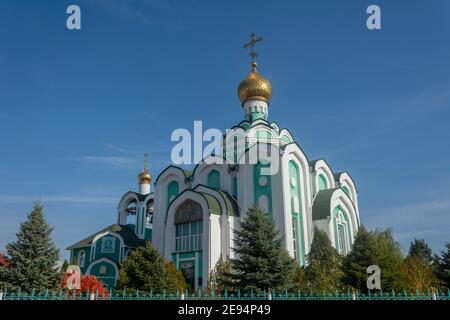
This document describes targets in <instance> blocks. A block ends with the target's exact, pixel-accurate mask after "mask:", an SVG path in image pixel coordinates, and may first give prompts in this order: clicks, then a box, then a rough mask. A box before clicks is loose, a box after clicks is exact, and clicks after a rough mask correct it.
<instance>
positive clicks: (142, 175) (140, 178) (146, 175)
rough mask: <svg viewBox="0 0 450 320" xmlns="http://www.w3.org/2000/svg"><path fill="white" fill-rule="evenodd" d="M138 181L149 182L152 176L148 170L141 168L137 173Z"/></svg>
mask: <svg viewBox="0 0 450 320" xmlns="http://www.w3.org/2000/svg"><path fill="white" fill-rule="evenodd" d="M138 181H139V183H140V184H142V183H148V184H150V183H151V182H152V177H151V176H150V172H148V170H147V169H146V168H145V169H144V170H142V172H141V173H139V175H138Z"/></svg>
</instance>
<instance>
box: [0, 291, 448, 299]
mask: <svg viewBox="0 0 450 320" xmlns="http://www.w3.org/2000/svg"><path fill="white" fill-rule="evenodd" d="M0 300H3V301H5V300H450V290H447V291H440V290H428V291H427V292H425V293H419V291H416V292H415V293H411V292H406V291H403V292H394V291H391V292H383V291H377V292H374V293H371V292H368V293H365V294H363V293H360V292H358V291H356V292H355V291H353V292H351V291H347V292H338V291H337V292H335V293H333V294H312V293H301V292H296V293H292V292H287V291H284V292H274V291H272V292H266V291H263V292H258V293H253V292H250V293H246V294H241V293H240V292H239V291H237V292H234V293H230V294H229V293H227V292H223V293H221V294H215V293H214V292H212V293H210V294H205V293H201V292H199V293H196V294H192V293H187V292H186V293H179V292H177V293H176V294H166V293H164V292H163V293H159V294H155V293H153V292H139V290H136V291H133V292H127V291H113V290H111V291H109V292H107V293H105V294H103V295H100V294H98V292H83V293H80V292H79V291H76V290H74V291H73V292H68V291H67V290H59V291H51V290H46V291H45V292H35V291H34V290H32V291H31V292H30V293H26V292H22V291H21V290H17V291H13V290H3V291H0Z"/></svg>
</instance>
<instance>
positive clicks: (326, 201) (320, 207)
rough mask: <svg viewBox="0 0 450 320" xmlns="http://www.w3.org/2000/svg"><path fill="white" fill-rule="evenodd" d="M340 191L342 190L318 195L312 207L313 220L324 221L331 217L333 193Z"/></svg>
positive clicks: (334, 189)
mask: <svg viewBox="0 0 450 320" xmlns="http://www.w3.org/2000/svg"><path fill="white" fill-rule="evenodd" d="M339 189H340V188H333V189H327V190H321V191H319V192H318V193H317V195H316V197H315V199H314V203H313V207H312V217H313V220H323V219H327V218H328V217H329V216H330V214H331V213H330V212H331V197H332V196H333V193H334V192H335V191H336V190H339Z"/></svg>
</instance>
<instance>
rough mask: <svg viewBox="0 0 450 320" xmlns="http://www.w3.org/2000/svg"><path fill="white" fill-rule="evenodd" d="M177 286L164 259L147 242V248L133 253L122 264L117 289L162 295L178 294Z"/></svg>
mask: <svg viewBox="0 0 450 320" xmlns="http://www.w3.org/2000/svg"><path fill="white" fill-rule="evenodd" d="M177 285H178V283H177V281H176V280H175V279H174V277H173V276H172V275H171V273H170V271H169V269H168V268H167V266H166V264H165V262H164V259H163V257H162V256H161V255H160V254H159V252H158V251H157V250H156V249H155V248H154V247H153V246H152V244H151V243H150V242H149V241H147V243H146V245H145V246H143V247H139V248H137V249H136V250H133V251H131V252H130V254H129V255H128V258H127V259H126V260H125V261H124V262H123V263H122V265H121V268H120V272H119V279H118V281H117V285H116V288H117V289H135V290H140V291H145V292H150V291H153V293H155V294H157V293H161V294H162V293H163V292H164V291H165V292H166V293H176V291H177V289H178V288H177Z"/></svg>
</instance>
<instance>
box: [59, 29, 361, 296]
mask: <svg viewBox="0 0 450 320" xmlns="http://www.w3.org/2000/svg"><path fill="white" fill-rule="evenodd" d="M259 40H260V39H256V38H255V36H254V35H252V39H251V42H250V43H249V44H248V45H247V46H250V47H251V48H252V51H251V56H252V57H253V60H252V64H251V66H252V69H251V72H250V73H249V74H248V76H247V77H246V78H245V79H244V80H243V81H242V82H241V83H240V84H239V87H238V96H239V99H240V101H241V106H242V109H243V112H244V119H243V120H242V121H241V122H239V123H238V124H237V125H235V126H234V127H233V128H234V129H239V130H241V131H242V132H244V133H245V135H244V137H243V138H242V139H241V143H242V145H243V146H244V148H243V149H242V152H240V153H238V152H234V154H233V157H232V158H234V159H236V158H239V159H242V158H245V157H246V156H248V155H249V154H252V152H254V150H255V149H256V148H258V146H261V145H269V146H270V147H274V148H275V149H274V148H271V150H273V149H274V150H275V152H271V154H270V157H268V156H267V155H266V156H264V155H260V154H259V153H258V156H257V161H256V162H254V163H248V164H246V163H241V162H240V161H236V162H234V163H230V162H227V161H223V158H224V155H223V154H222V155H213V154H212V155H210V156H209V157H207V158H208V159H206V158H205V159H204V161H201V162H200V163H199V164H197V165H196V166H195V168H194V170H193V171H192V172H191V171H187V170H184V169H183V168H181V167H178V166H174V165H170V166H168V167H167V168H166V169H165V170H163V171H162V172H161V173H160V174H159V175H158V177H157V178H156V180H155V182H154V191H153V192H152V190H151V183H152V178H151V176H150V173H149V169H148V166H147V161H146V162H145V165H144V169H143V170H142V172H141V173H140V174H139V176H138V186H139V187H138V191H137V192H134V191H129V192H127V193H125V194H124V195H123V196H122V198H121V199H120V201H119V205H118V213H117V223H116V224H113V225H111V226H109V227H106V228H105V229H103V230H100V231H98V232H97V233H95V234H93V235H91V236H89V237H87V238H85V239H84V240H81V241H79V242H78V243H76V244H74V245H72V246H70V247H68V248H67V249H68V250H70V251H71V260H72V261H76V262H77V264H78V265H79V266H80V268H81V271H82V272H83V273H84V274H93V275H95V276H97V277H98V278H100V279H101V280H102V281H103V282H104V283H105V284H106V285H107V286H108V287H114V285H115V283H116V280H117V278H118V270H119V268H120V263H121V262H122V261H123V260H124V259H126V257H127V255H128V253H129V252H130V250H133V249H134V248H136V247H139V246H142V245H144V244H145V241H146V240H148V241H151V242H152V244H153V246H154V247H155V248H156V249H157V250H158V251H159V252H160V253H161V254H162V255H163V257H164V258H165V259H166V260H170V261H172V262H173V263H174V264H175V265H176V267H177V268H178V269H179V270H180V271H181V272H182V273H183V275H184V277H185V279H186V282H187V283H188V284H190V287H191V288H192V289H195V290H199V289H202V288H204V287H206V285H207V282H208V276H209V273H210V271H211V270H212V269H213V268H214V266H215V264H216V262H217V261H218V259H219V258H220V256H223V257H231V258H234V257H235V254H234V252H233V250H232V248H233V236H234V235H233V230H235V229H238V228H239V223H240V222H241V221H242V220H243V219H244V218H245V215H246V211H247V210H248V208H250V207H252V206H255V205H257V206H259V207H260V208H262V209H263V210H265V212H267V214H268V216H269V217H270V219H272V220H273V221H274V223H275V225H276V227H277V229H278V230H279V233H280V235H281V237H282V238H283V240H284V245H285V248H286V250H287V251H288V252H289V254H290V255H291V256H292V257H293V258H294V259H295V260H296V261H297V263H298V264H299V265H301V266H304V265H305V263H306V255H307V254H308V252H309V250H310V246H311V242H312V239H313V236H314V228H315V227H317V228H318V229H321V230H323V231H325V232H326V233H327V235H328V237H329V239H330V241H331V243H332V245H333V246H334V247H335V248H336V249H337V250H338V251H339V252H340V253H341V254H342V255H345V254H347V253H348V252H349V251H350V250H351V248H352V244H353V241H354V238H355V235H356V232H357V231H358V227H359V226H360V218H359V209H358V192H357V188H356V185H355V182H354V180H353V178H352V177H351V176H350V174H349V173H348V172H346V171H343V172H333V170H332V169H331V167H330V165H329V164H328V163H327V162H326V161H325V160H324V159H317V160H311V159H309V158H308V157H307V155H306V154H305V153H304V152H303V150H302V149H301V147H300V146H299V145H298V143H297V142H296V141H295V139H294V137H293V136H292V134H291V133H290V132H289V130H287V129H282V128H280V126H279V125H278V124H277V123H275V122H271V121H270V120H269V110H270V107H271V106H270V100H271V97H272V85H271V83H270V82H269V81H268V80H267V79H266V78H264V77H263V76H262V75H261V74H260V73H259V72H258V71H257V63H256V61H255V57H256V53H255V51H254V45H255V44H256V42H258V41H259ZM225 140H226V138H225V137H224V142H223V143H226V142H225ZM227 150H228V149H227ZM274 157H275V160H276V161H277V162H278V164H279V166H278V170H276V172H274V173H272V174H270V175H268V174H263V171H262V170H261V169H262V168H264V167H265V166H267V165H268V163H270V162H273V161H274ZM206 160H208V161H206ZM130 221H131V222H130Z"/></svg>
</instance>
